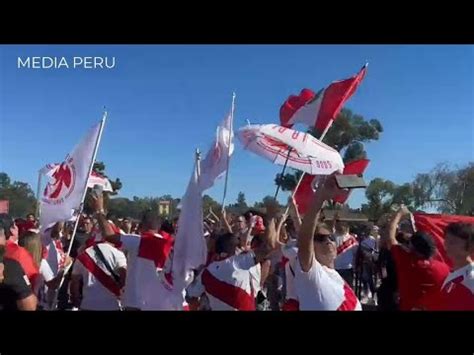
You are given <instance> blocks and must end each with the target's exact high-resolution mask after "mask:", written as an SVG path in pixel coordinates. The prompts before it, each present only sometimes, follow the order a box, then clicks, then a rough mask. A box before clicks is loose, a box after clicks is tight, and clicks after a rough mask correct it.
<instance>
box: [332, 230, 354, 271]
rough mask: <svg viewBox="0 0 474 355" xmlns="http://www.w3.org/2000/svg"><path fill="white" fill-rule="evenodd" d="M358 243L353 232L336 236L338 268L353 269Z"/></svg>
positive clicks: (335, 265) (336, 263) (335, 262)
mask: <svg viewBox="0 0 474 355" xmlns="http://www.w3.org/2000/svg"><path fill="white" fill-rule="evenodd" d="M358 244H359V243H358V242H357V239H356V237H355V236H353V235H352V234H346V235H343V236H336V247H337V257H336V260H335V261H334V267H335V268H336V270H346V269H352V267H353V265H352V263H353V262H354V256H355V253H356V251H357V246H358Z"/></svg>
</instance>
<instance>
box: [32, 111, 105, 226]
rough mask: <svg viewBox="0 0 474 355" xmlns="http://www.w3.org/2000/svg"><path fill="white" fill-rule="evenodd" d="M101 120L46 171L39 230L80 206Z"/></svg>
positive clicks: (66, 218) (65, 218) (64, 217)
mask: <svg viewBox="0 0 474 355" xmlns="http://www.w3.org/2000/svg"><path fill="white" fill-rule="evenodd" d="M103 122H104V120H102V121H101V122H100V123H98V124H96V125H95V126H94V127H93V128H92V129H91V130H90V131H89V132H88V133H87V135H86V136H85V137H84V138H83V140H82V141H81V142H80V143H79V144H78V145H77V146H76V147H75V148H74V150H73V151H72V152H71V153H70V154H68V155H67V156H66V159H65V160H64V162H62V163H61V164H59V166H58V167H57V168H56V169H53V170H52V171H51V172H50V173H47V174H46V175H47V176H48V177H49V178H50V181H49V182H48V183H47V185H46V187H45V189H44V191H43V194H42V196H41V202H40V203H41V204H40V206H41V215H40V225H41V230H42V231H44V230H45V229H46V228H48V227H50V226H51V225H52V224H54V223H56V222H59V221H67V220H70V219H71V218H72V217H73V215H74V212H75V211H77V210H79V207H80V204H81V202H82V198H83V195H84V192H85V189H86V186H87V181H88V177H89V171H90V168H91V165H92V164H93V163H94V162H93V159H94V153H95V147H96V145H97V141H98V139H99V135H100V132H101V130H102V126H103ZM50 166H51V165H50Z"/></svg>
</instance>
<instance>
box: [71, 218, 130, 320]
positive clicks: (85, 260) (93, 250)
mask: <svg viewBox="0 0 474 355" xmlns="http://www.w3.org/2000/svg"><path fill="white" fill-rule="evenodd" d="M97 218H98V220H99V223H100V224H101V225H102V226H104V225H109V223H108V222H107V219H106V216H105V213H104V211H103V210H99V211H98V212H97ZM126 267H127V260H126V258H125V254H124V253H123V252H121V251H120V250H118V249H117V248H115V246H113V244H112V243H109V242H99V243H94V244H93V245H92V246H90V247H88V248H87V249H86V250H84V251H83V252H82V253H81V254H79V256H78V257H77V259H76V262H75V263H74V267H73V270H72V278H71V294H72V295H71V296H72V301H73V304H74V306H75V307H80V308H81V309H83V310H91V311H99V310H103V311H112V310H120V309H121V303H120V297H121V294H122V290H123V287H124V286H125V279H126V272H127V269H126ZM81 285H82V286H81ZM81 288H82V299H81V296H80V295H81Z"/></svg>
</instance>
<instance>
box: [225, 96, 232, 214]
mask: <svg viewBox="0 0 474 355" xmlns="http://www.w3.org/2000/svg"><path fill="white" fill-rule="evenodd" d="M234 110H235V92H234V93H232V108H231V111H230V132H229V142H228V144H229V150H228V151H227V170H226V172H225V183H224V195H223V196H222V209H224V206H225V205H224V204H225V198H226V195H227V181H228V178H229V165H230V145H231V144H232V136H233V134H234Z"/></svg>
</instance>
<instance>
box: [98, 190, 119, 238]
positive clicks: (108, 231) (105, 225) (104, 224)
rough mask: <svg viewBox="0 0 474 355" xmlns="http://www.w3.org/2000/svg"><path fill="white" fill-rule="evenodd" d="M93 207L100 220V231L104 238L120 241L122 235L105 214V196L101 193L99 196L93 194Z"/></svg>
mask: <svg viewBox="0 0 474 355" xmlns="http://www.w3.org/2000/svg"><path fill="white" fill-rule="evenodd" d="M92 201H93V208H94V212H95V213H96V216H97V221H98V222H99V227H100V231H101V233H102V236H103V237H104V239H106V240H107V241H110V242H119V241H120V235H116V234H115V232H114V230H113V229H112V226H111V225H110V223H109V221H107V217H106V216H105V210H104V196H103V194H100V195H99V196H94V195H92Z"/></svg>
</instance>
